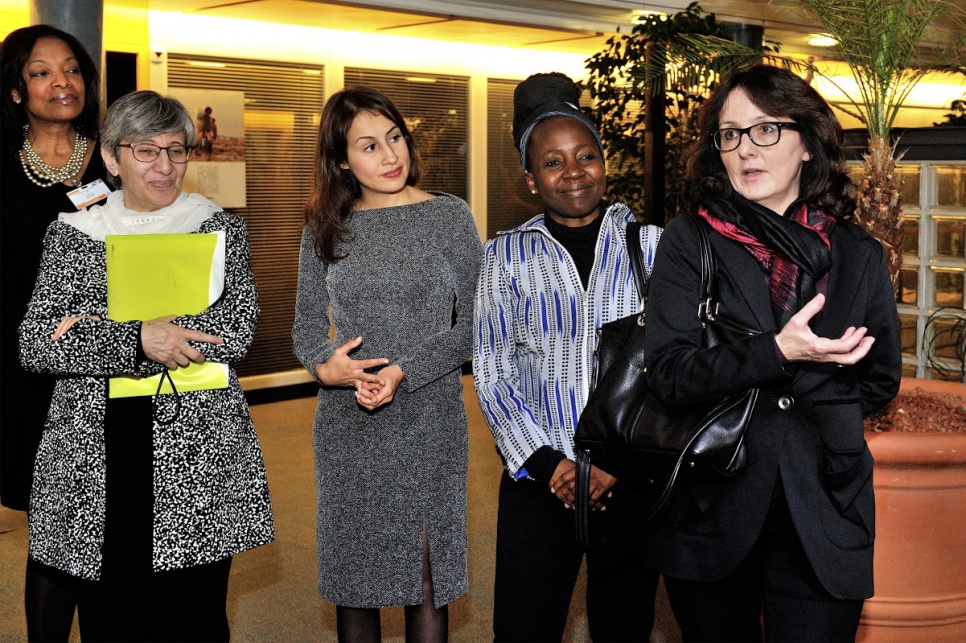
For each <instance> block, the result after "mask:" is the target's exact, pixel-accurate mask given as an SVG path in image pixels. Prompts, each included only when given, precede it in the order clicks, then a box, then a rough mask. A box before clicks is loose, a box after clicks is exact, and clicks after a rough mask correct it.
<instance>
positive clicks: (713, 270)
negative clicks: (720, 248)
mask: <svg viewBox="0 0 966 643" xmlns="http://www.w3.org/2000/svg"><path fill="white" fill-rule="evenodd" d="M688 219H689V220H690V222H691V225H693V226H694V229H695V231H697V233H698V241H699V242H700V244H701V250H700V252H699V255H700V259H701V296H700V299H699V301H698V317H700V318H701V321H702V322H705V321H707V320H708V319H709V318H712V317H714V316H715V315H716V314H717V313H718V301H719V299H718V256H717V255H716V254H715V252H714V248H712V247H711V239H710V238H709V237H708V224H707V223H705V222H704V221H702V220H701V218H700V217H698V216H697V215H691V216H689V217H688Z"/></svg>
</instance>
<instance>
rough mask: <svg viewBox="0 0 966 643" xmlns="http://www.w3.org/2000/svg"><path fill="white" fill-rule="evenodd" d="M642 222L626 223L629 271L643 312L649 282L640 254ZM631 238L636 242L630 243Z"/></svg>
mask: <svg viewBox="0 0 966 643" xmlns="http://www.w3.org/2000/svg"><path fill="white" fill-rule="evenodd" d="M643 229H644V224H642V223H641V222H640V221H631V222H630V223H628V224H627V254H628V255H629V256H630V258H631V273H632V274H633V275H634V283H636V284H637V294H638V296H639V297H640V299H641V309H640V312H644V306H645V305H646V303H647V288H648V286H649V282H648V279H647V273H646V272H644V258H643V257H642V256H641V231H642V230H643ZM632 239H633V240H636V241H637V243H636V244H634V243H632Z"/></svg>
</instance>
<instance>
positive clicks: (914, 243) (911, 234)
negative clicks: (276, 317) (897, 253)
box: [902, 217, 919, 257]
mask: <svg viewBox="0 0 966 643" xmlns="http://www.w3.org/2000/svg"><path fill="white" fill-rule="evenodd" d="M902 254H904V255H910V256H912V257H918V256H919V219H918V217H903V218H902Z"/></svg>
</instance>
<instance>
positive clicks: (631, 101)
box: [583, 2, 722, 218]
mask: <svg viewBox="0 0 966 643" xmlns="http://www.w3.org/2000/svg"><path fill="white" fill-rule="evenodd" d="M681 34H703V35H707V36H721V35H722V28H721V26H720V25H719V24H718V22H717V21H716V19H715V16H714V14H706V13H704V12H703V11H702V9H701V7H700V6H699V5H698V3H697V2H692V3H691V4H690V5H688V7H687V9H685V10H684V11H681V12H680V13H676V14H673V15H670V16H659V15H648V16H645V17H644V18H642V19H641V20H640V22H639V23H638V24H637V25H635V26H634V29H633V31H632V33H630V34H626V35H625V34H617V35H616V36H613V37H611V38H610V39H608V40H607V43H606V46H605V48H604V50H603V51H601V52H599V53H597V54H594V55H593V56H591V57H590V58H589V59H588V60H587V61H586V63H585V67H586V69H587V71H588V79H587V81H586V82H585V83H584V85H583V86H584V88H585V89H587V90H588V91H589V93H590V96H591V98H592V99H593V101H594V109H593V110H592V111H588V115H589V116H590V117H591V118H593V119H594V121H595V123H596V124H597V127H598V129H599V131H600V133H601V139H602V140H603V142H604V146H605V148H606V151H607V158H608V189H607V197H608V198H609V199H610V200H611V201H620V202H623V203H625V204H627V205H628V206H629V207H630V208H631V209H632V210H633V211H634V212H636V213H639V214H641V213H643V212H644V211H645V205H644V197H645V194H644V185H645V172H646V169H647V168H646V167H645V163H644V157H645V138H646V135H647V132H646V127H645V120H646V116H647V115H646V112H645V109H644V104H645V102H646V97H647V94H651V95H652V96H653V95H655V94H656V93H657V92H658V90H659V89H660V88H662V87H663V88H664V90H665V92H666V102H665V104H666V112H665V114H666V127H667V132H666V150H667V152H666V156H665V159H664V170H665V190H666V199H665V204H664V206H665V208H664V209H665V212H664V215H665V217H666V218H670V217H672V216H674V215H675V214H677V213H679V212H684V211H686V210H688V209H689V208H690V207H691V205H692V204H693V199H694V197H695V195H696V191H695V190H694V189H693V186H690V185H689V184H688V182H687V180H686V178H685V172H684V165H685V159H686V154H687V150H688V148H689V147H690V144H691V142H692V141H693V139H694V137H695V135H696V134H697V123H696V120H697V111H698V107H699V106H700V104H701V103H702V101H703V100H704V99H705V96H706V95H707V94H708V92H709V91H710V89H711V88H712V87H713V83H714V79H715V75H714V74H713V73H706V74H703V75H695V76H691V77H689V79H688V80H689V82H682V79H681V78H677V77H675V76H673V75H670V74H668V73H667V67H666V66H665V64H664V63H667V64H669V65H673V64H674V61H673V60H670V59H669V57H668V52H667V50H668V47H669V46H671V44H672V43H673V42H674V40H675V38H677V37H678V36H679V35H681Z"/></svg>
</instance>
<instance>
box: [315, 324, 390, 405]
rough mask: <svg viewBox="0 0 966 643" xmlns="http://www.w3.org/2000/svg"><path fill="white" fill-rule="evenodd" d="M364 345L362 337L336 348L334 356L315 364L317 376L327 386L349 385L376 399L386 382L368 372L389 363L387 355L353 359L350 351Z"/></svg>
mask: <svg viewBox="0 0 966 643" xmlns="http://www.w3.org/2000/svg"><path fill="white" fill-rule="evenodd" d="M361 345H362V337H356V338H355V339H350V340H349V341H347V342H346V343H345V344H343V345H342V346H340V347H338V348H337V349H335V352H334V353H332V357H330V358H329V359H328V360H326V361H325V362H323V363H321V364H317V365H316V366H315V376H316V377H317V378H318V379H319V381H320V382H322V383H323V384H325V385H326V386H347V387H350V388H354V389H355V390H356V391H358V392H359V394H360V395H361V396H362V397H363V398H364V399H365V400H370V399H371V401H375V398H376V394H377V393H378V391H379V389H381V388H382V387H383V386H385V384H386V382H385V381H384V380H383V379H382V378H381V377H379V376H378V375H375V374H373V373H367V372H366V369H368V368H374V367H375V368H378V367H381V366H385V365H387V364H388V363H389V359H388V358H386V357H373V358H372V359H352V358H351V357H349V353H351V352H352V351H354V350H355V349H357V348H359V346H361Z"/></svg>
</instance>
